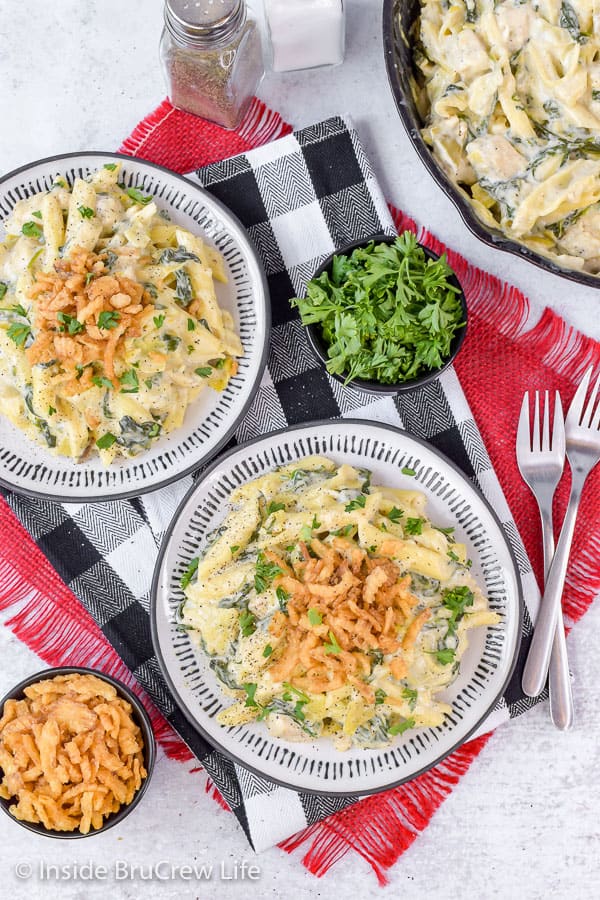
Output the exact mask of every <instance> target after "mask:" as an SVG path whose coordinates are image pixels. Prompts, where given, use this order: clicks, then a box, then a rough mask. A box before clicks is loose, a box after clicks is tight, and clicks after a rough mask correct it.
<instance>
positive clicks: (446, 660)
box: [434, 648, 456, 666]
mask: <svg viewBox="0 0 600 900" xmlns="http://www.w3.org/2000/svg"><path fill="white" fill-rule="evenodd" d="M434 656H435V658H436V659H437V661H438V662H439V664H440V666H449V665H450V663H451V662H454V657H455V656H456V650H450V649H449V648H446V649H444V650H437V651H436V652H435V654H434Z"/></svg>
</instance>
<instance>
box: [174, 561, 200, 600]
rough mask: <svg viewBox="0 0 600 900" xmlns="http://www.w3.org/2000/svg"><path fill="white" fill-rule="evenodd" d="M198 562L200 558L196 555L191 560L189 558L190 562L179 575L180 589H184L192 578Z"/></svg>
mask: <svg viewBox="0 0 600 900" xmlns="http://www.w3.org/2000/svg"><path fill="white" fill-rule="evenodd" d="M199 562H200V558H199V557H198V556H195V557H194V558H193V559H192V560H190V564H189V566H188V567H187V569H186V570H185V572H184V573H183V575H182V576H181V581H180V582H179V584H180V585H181V590H182V591H185V589H186V587H187V586H188V584H190V582H191V580H192V578H193V577H194V575H195V574H196V572H197V570H198V563H199Z"/></svg>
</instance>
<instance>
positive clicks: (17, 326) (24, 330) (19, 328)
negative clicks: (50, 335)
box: [6, 322, 31, 347]
mask: <svg viewBox="0 0 600 900" xmlns="http://www.w3.org/2000/svg"><path fill="white" fill-rule="evenodd" d="M6 334H7V335H8V337H9V338H10V339H11V341H13V342H14V343H15V344H16V345H17V347H24V346H25V343H26V341H27V339H28V337H29V335H30V334H31V326H30V325H26V324H25V322H13V323H12V325H10V326H9V328H8V331H7V332H6Z"/></svg>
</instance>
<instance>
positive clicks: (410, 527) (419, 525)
mask: <svg viewBox="0 0 600 900" xmlns="http://www.w3.org/2000/svg"><path fill="white" fill-rule="evenodd" d="M423 522H424V519H420V518H415V519H411V518H408V519H407V520H406V523H405V525H404V531H405V532H406V534H422V533H423Z"/></svg>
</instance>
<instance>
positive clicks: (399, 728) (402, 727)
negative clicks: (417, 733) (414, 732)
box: [388, 719, 415, 736]
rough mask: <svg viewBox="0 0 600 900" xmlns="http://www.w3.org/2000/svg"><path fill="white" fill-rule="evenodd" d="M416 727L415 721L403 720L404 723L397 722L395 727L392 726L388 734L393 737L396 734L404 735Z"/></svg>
mask: <svg viewBox="0 0 600 900" xmlns="http://www.w3.org/2000/svg"><path fill="white" fill-rule="evenodd" d="M414 727H415V720H414V719H403V720H402V722H396V723H395V724H394V725H390V727H389V728H388V734H389V735H392V736H394V735H396V734H404V732H405V731H408V730H409V728H414Z"/></svg>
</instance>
